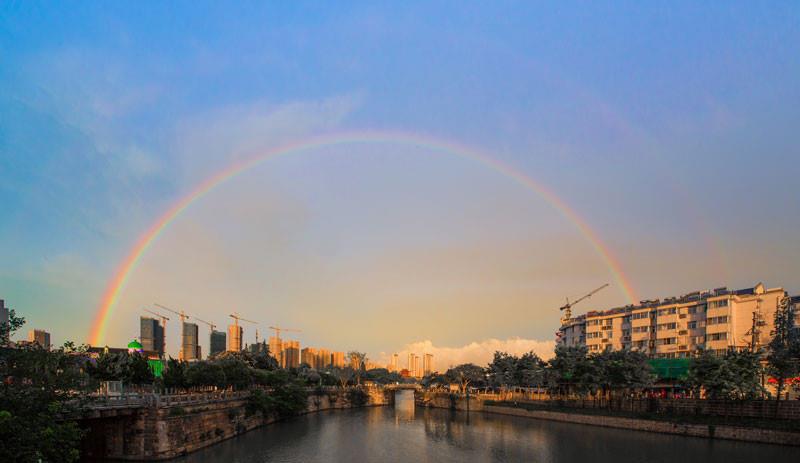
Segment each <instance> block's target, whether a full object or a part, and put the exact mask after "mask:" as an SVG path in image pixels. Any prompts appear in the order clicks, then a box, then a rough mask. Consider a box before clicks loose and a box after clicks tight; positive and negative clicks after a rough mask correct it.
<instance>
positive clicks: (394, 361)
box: [387, 354, 400, 373]
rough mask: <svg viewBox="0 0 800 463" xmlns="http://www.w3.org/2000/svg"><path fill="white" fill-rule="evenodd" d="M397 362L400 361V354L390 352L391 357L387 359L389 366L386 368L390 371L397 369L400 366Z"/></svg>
mask: <svg viewBox="0 0 800 463" xmlns="http://www.w3.org/2000/svg"><path fill="white" fill-rule="evenodd" d="M399 363H400V356H399V355H397V354H392V358H391V360H390V361H389V366H388V368H387V370H389V371H390V372H392V373H395V372H397V371H399V367H400V365H399Z"/></svg>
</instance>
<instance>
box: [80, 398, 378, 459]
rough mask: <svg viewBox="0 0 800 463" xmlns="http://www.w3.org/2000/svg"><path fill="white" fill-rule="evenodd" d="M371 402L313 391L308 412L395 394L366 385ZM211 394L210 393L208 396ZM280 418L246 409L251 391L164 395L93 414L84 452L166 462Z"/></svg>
mask: <svg viewBox="0 0 800 463" xmlns="http://www.w3.org/2000/svg"><path fill="white" fill-rule="evenodd" d="M364 391H365V392H366V393H367V400H366V403H365V404H363V405H362V403H360V401H357V400H356V402H358V403H354V400H353V398H354V395H353V393H352V391H348V390H341V389H330V390H325V391H312V392H310V393H309V396H308V404H307V406H306V411H305V413H314V412H318V411H324V410H335V409H346V408H353V407H357V406H379V405H388V404H390V403H391V402H392V400H393V397H394V395H393V393H389V392H388V391H384V390H383V389H380V388H367V389H364ZM206 396H208V395H206ZM278 420H279V418H278V417H276V416H262V415H261V414H260V413H252V414H250V413H248V412H247V394H242V393H234V394H231V393H227V394H225V393H219V394H215V395H212V396H211V397H206V398H205V400H198V399H196V398H193V397H192V396H178V397H173V398H167V399H166V400H165V399H164V398H160V399H159V400H157V401H155V402H154V403H151V404H150V405H149V406H144V407H140V408H137V409H135V410H134V411H133V412H131V413H123V414H115V415H114V416H108V417H97V416H93V417H91V418H90V419H87V420H85V421H84V422H83V423H82V424H83V425H85V426H88V427H90V432H89V436H90V440H89V441H87V442H85V445H84V449H83V454H84V456H86V457H88V458H90V459H91V458H97V459H117V460H138V461H143V460H167V459H170V458H175V457H178V456H181V455H186V454H188V453H191V452H194V451H196V450H199V449H201V448H204V447H208V446H210V445H213V444H215V443H218V442H221V441H223V440H226V439H230V438H231V437H234V436H237V435H239V434H242V433H245V432H247V431H250V430H252V429H255V428H258V427H261V426H264V425H266V424H270V423H273V422H275V421H278Z"/></svg>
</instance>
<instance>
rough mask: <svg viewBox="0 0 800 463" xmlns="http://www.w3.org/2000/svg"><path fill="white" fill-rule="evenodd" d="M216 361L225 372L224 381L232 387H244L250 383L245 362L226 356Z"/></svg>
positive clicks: (248, 371)
mask: <svg viewBox="0 0 800 463" xmlns="http://www.w3.org/2000/svg"><path fill="white" fill-rule="evenodd" d="M217 363H218V364H219V366H220V367H222V371H223V372H225V382H226V384H227V385H228V386H230V387H232V388H233V389H244V388H246V387H247V386H249V385H250V384H252V376H251V374H250V367H249V366H248V365H247V363H246V362H244V361H243V360H240V359H238V358H235V357H228V358H224V359H222V360H217Z"/></svg>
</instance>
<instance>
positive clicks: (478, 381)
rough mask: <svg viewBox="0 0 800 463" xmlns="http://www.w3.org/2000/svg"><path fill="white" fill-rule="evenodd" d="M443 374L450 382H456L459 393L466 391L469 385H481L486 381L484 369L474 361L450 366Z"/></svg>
mask: <svg viewBox="0 0 800 463" xmlns="http://www.w3.org/2000/svg"><path fill="white" fill-rule="evenodd" d="M444 376H445V378H447V380H448V381H450V382H451V383H458V388H459V390H460V391H461V393H464V392H466V391H467V388H468V387H470V385H472V386H483V385H484V384H485V383H486V370H484V369H483V368H481V367H479V366H478V365H475V364H474V363H464V364H462V365H458V366H456V367H453V368H450V369H449V370H447V371H446V372H445V374H444Z"/></svg>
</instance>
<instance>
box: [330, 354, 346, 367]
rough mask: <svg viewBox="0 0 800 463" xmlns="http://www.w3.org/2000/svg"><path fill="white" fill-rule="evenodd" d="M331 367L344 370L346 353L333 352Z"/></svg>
mask: <svg viewBox="0 0 800 463" xmlns="http://www.w3.org/2000/svg"><path fill="white" fill-rule="evenodd" d="M331 365H332V366H334V367H337V368H344V352H331Z"/></svg>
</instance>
